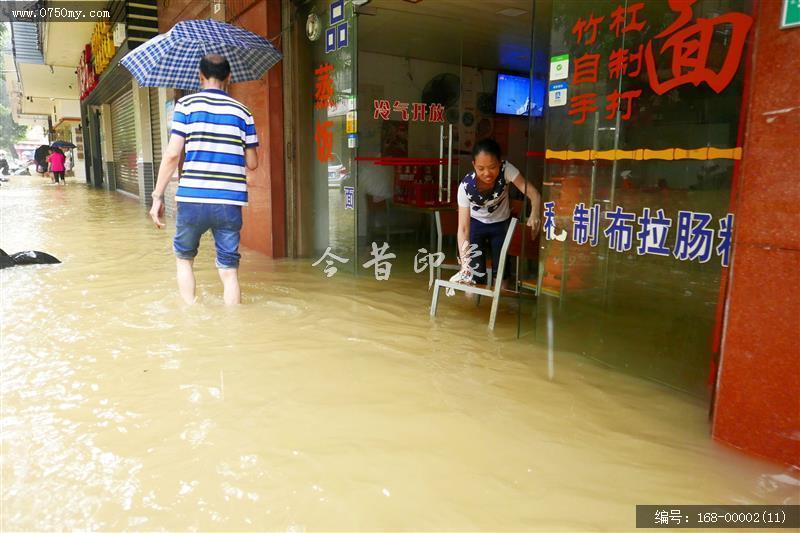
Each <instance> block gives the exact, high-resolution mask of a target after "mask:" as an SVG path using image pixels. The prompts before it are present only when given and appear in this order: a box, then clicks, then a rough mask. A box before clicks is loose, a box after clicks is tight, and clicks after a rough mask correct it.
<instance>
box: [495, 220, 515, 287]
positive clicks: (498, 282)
mask: <svg viewBox="0 0 800 533" xmlns="http://www.w3.org/2000/svg"><path fill="white" fill-rule="evenodd" d="M517 223H518V220H517V219H516V218H514V217H511V220H510V221H509V224H508V230H507V231H506V238H505V239H504V240H503V247H502V248H500V262H499V264H498V265H497V271H496V272H497V275H496V276H495V280H494V289H493V290H494V297H495V298H499V297H500V288H501V287H502V285H503V275H502V274H501V272H504V271H505V268H506V256H507V255H508V248H509V247H510V246H511V241H512V240H513V239H514V233H515V231H516V229H517V225H518V224H517Z"/></svg>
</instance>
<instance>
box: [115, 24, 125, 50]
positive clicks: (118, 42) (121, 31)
mask: <svg viewBox="0 0 800 533" xmlns="http://www.w3.org/2000/svg"><path fill="white" fill-rule="evenodd" d="M126 37H127V34H126V31H125V24H124V23H122V22H118V23H116V24H114V46H116V47H117V48H119V47H120V46H122V43H124V42H125V38H126Z"/></svg>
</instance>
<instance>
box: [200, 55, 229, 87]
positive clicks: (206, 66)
mask: <svg viewBox="0 0 800 533" xmlns="http://www.w3.org/2000/svg"><path fill="white" fill-rule="evenodd" d="M200 72H202V73H203V76H205V77H206V78H216V79H218V80H219V81H225V80H226V79H227V78H228V74H230V73H231V65H230V63H228V60H227V59H225V58H224V57H223V56H221V55H219V54H208V55H207V56H205V57H204V58H203V59H201V60H200Z"/></svg>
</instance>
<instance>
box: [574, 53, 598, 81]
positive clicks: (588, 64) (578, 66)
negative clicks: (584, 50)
mask: <svg viewBox="0 0 800 533" xmlns="http://www.w3.org/2000/svg"><path fill="white" fill-rule="evenodd" d="M599 69H600V54H583V55H582V56H581V57H578V58H575V69H574V73H573V75H572V83H573V84H575V85H579V84H581V83H597V71H598V70H599Z"/></svg>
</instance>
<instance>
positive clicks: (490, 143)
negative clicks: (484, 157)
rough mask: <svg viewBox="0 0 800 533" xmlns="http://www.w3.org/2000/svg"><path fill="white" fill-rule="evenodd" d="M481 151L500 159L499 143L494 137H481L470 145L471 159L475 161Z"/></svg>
mask: <svg viewBox="0 0 800 533" xmlns="http://www.w3.org/2000/svg"><path fill="white" fill-rule="evenodd" d="M481 152H483V153H486V154H489V155H493V156H495V157H496V158H497V160H498V161H500V160H501V155H502V154H501V152H500V145H499V144H497V141H495V140H494V139H481V140H480V141H478V142H476V143H475V146H473V147H472V160H473V161H475V158H476V157H478V154H480V153H481Z"/></svg>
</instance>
